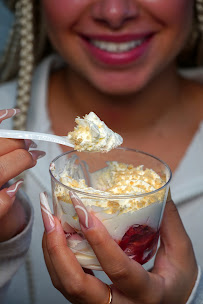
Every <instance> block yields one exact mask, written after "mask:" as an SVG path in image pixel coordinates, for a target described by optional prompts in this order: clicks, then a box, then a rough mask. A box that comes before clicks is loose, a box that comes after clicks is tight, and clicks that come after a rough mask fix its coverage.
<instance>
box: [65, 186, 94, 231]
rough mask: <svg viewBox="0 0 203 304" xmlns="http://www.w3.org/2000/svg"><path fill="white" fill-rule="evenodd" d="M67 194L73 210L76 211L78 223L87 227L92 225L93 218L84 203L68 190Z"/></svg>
mask: <svg viewBox="0 0 203 304" xmlns="http://www.w3.org/2000/svg"><path fill="white" fill-rule="evenodd" d="M69 195H70V198H71V201H72V203H73V206H74V208H75V211H76V212H77V215H78V218H79V221H80V224H81V225H82V226H83V227H84V228H85V229H89V228H92V227H93V226H94V223H93V219H92V217H91V215H90V213H89V212H88V211H87V209H86V208H85V206H84V204H83V203H82V201H81V199H80V198H79V197H78V196H77V195H76V194H75V193H74V192H73V191H69Z"/></svg>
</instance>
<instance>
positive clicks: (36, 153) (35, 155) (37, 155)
mask: <svg viewBox="0 0 203 304" xmlns="http://www.w3.org/2000/svg"><path fill="white" fill-rule="evenodd" d="M29 153H30V154H31V156H32V158H33V160H35V161H36V160H38V159H39V158H42V157H43V156H45V155H46V152H44V151H39V150H33V151H29Z"/></svg>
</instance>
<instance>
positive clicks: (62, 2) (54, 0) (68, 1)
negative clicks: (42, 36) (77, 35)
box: [42, 0, 91, 28]
mask: <svg viewBox="0 0 203 304" xmlns="http://www.w3.org/2000/svg"><path fill="white" fill-rule="evenodd" d="M89 2H91V1H90V0H42V8H43V13H44V16H45V19H46V23H47V24H48V26H50V27H56V28H62V27H67V26H71V25H73V24H74V23H77V20H78V19H79V17H80V15H81V14H82V13H83V11H84V10H85V8H86V7H87V6H88V4H89Z"/></svg>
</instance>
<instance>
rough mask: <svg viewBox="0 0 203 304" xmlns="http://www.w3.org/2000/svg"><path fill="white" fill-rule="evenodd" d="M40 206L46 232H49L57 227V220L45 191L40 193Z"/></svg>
mask: <svg viewBox="0 0 203 304" xmlns="http://www.w3.org/2000/svg"><path fill="white" fill-rule="evenodd" d="M40 207H41V212H42V219H43V223H44V228H45V231H46V233H49V232H51V231H53V230H54V229H55V222H54V218H53V215H52V213H51V209H50V207H49V202H48V199H47V196H46V194H45V193H43V192H42V193H40Z"/></svg>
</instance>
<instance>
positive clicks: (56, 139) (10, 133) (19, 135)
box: [0, 130, 74, 148]
mask: <svg viewBox="0 0 203 304" xmlns="http://www.w3.org/2000/svg"><path fill="white" fill-rule="evenodd" d="M0 137H1V138H15V139H32V140H42V141H49V142H53V143H57V144H60V145H64V146H68V147H71V148H74V145H73V144H72V143H70V141H69V140H68V138H67V137H66V136H57V135H53V134H46V133H39V132H29V131H19V130H0Z"/></svg>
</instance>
